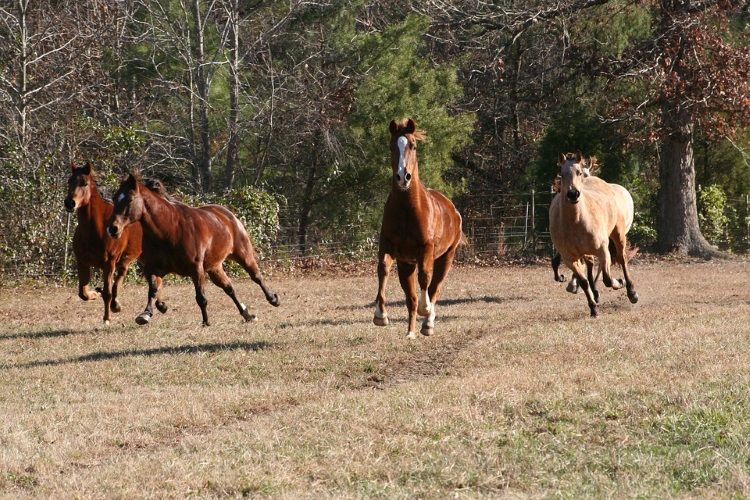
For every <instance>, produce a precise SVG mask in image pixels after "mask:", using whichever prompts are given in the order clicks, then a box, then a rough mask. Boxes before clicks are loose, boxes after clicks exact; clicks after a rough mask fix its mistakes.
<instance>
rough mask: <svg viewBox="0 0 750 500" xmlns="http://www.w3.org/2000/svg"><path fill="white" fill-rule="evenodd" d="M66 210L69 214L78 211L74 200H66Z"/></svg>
mask: <svg viewBox="0 0 750 500" xmlns="http://www.w3.org/2000/svg"><path fill="white" fill-rule="evenodd" d="M64 204H65V210H67V211H68V212H75V209H76V202H75V201H74V200H73V198H65V202H64Z"/></svg>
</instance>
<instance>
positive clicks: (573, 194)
mask: <svg viewBox="0 0 750 500" xmlns="http://www.w3.org/2000/svg"><path fill="white" fill-rule="evenodd" d="M566 197H567V198H568V201H569V202H571V203H572V204H573V205H575V204H576V203H578V200H579V199H580V198H581V192H580V191H578V190H577V189H575V190H572V189H569V190H568V192H567V194H566Z"/></svg>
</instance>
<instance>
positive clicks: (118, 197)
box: [115, 193, 125, 203]
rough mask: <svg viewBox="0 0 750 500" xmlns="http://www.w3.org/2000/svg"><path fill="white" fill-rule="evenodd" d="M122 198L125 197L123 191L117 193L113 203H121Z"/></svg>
mask: <svg viewBox="0 0 750 500" xmlns="http://www.w3.org/2000/svg"><path fill="white" fill-rule="evenodd" d="M124 199H125V193H120V194H119V195H117V199H116V200H115V203H121V202H122V200H124Z"/></svg>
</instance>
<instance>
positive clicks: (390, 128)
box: [388, 120, 398, 135]
mask: <svg viewBox="0 0 750 500" xmlns="http://www.w3.org/2000/svg"><path fill="white" fill-rule="evenodd" d="M397 130H398V123H396V120H391V123H390V125H388V131H389V132H390V133H391V135H393V134H395V133H396V131H397Z"/></svg>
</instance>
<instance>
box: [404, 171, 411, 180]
mask: <svg viewBox="0 0 750 500" xmlns="http://www.w3.org/2000/svg"><path fill="white" fill-rule="evenodd" d="M404 177H405V178H406V181H407V182H409V181H410V180H411V174H410V173H408V172H407V173H406V175H405V176H404Z"/></svg>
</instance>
